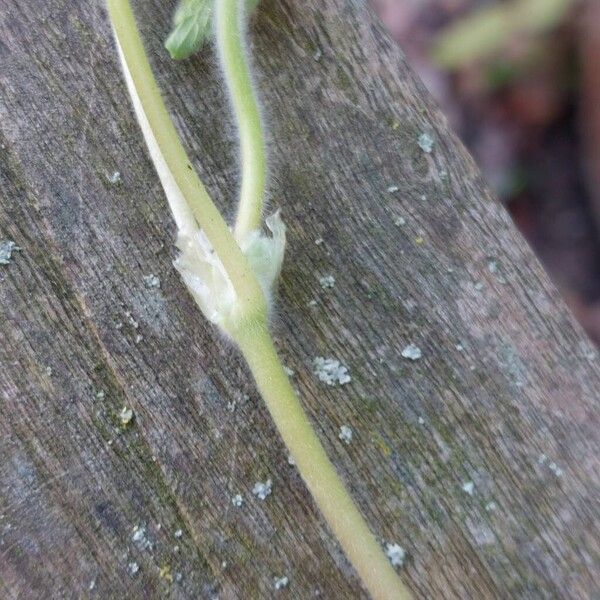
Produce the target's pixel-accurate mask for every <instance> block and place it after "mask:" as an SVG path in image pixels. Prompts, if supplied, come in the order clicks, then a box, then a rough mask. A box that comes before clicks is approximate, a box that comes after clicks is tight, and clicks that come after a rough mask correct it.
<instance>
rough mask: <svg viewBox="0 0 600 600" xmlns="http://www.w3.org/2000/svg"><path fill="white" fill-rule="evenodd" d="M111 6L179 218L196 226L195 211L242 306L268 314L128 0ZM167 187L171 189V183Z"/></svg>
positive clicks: (134, 95) (118, 38)
mask: <svg viewBox="0 0 600 600" xmlns="http://www.w3.org/2000/svg"><path fill="white" fill-rule="evenodd" d="M108 12H109V15H110V19H111V22H112V25H113V29H114V32H115V38H116V41H117V46H118V48H119V52H120V55H121V58H122V61H123V70H124V71H125V76H126V79H127V81H128V84H129V88H130V91H132V92H133V93H132V98H133V100H134V106H135V108H136V112H137V113H138V119H139V121H140V125H141V126H142V130H143V131H144V135H145V137H146V141H147V143H148V147H149V149H150V151H151V153H152V159H153V161H154V163H155V165H156V167H157V170H158V171H159V173H160V172H161V167H162V168H163V169H165V170H166V172H167V175H166V177H167V179H168V180H169V183H170V185H171V189H170V190H169V191H171V192H173V194H172V195H169V199H170V200H171V197H172V196H178V197H179V198H180V201H179V202H176V203H174V202H170V203H171V207H172V208H173V212H174V214H175V216H176V217H177V219H178V223H177V225H178V227H180V228H182V226H185V227H186V228H187V227H190V226H191V224H190V222H189V221H190V213H191V214H192V215H193V216H194V218H195V220H196V221H197V223H198V225H199V226H200V227H201V228H202V230H203V231H204V233H205V234H206V237H207V238H208V240H209V242H210V243H211V245H212V247H213V248H214V250H215V252H216V253H217V255H218V256H219V258H220V259H221V262H222V263H223V266H224V267H225V270H226V272H227V275H228V277H229V279H230V280H231V283H232V285H233V287H234V289H235V292H236V295H237V297H238V304H239V307H240V311H242V312H243V313H245V314H248V315H250V314H258V315H262V314H263V313H265V314H266V301H265V297H264V294H263V292H262V290H261V288H260V285H259V283H258V281H257V279H256V277H255V275H254V273H253V271H252V269H251V268H250V266H249V264H248V261H247V259H246V257H245V256H244V254H243V253H242V251H241V250H240V248H239V246H238V244H237V243H236V241H235V239H234V237H233V235H232V234H231V232H230V231H229V228H228V227H227V224H226V223H225V220H224V219H223V217H222V216H221V213H220V212H219V211H218V209H217V207H216V206H215V205H214V203H213V201H212V199H211V198H210V196H209V195H208V193H207V191H206V189H205V187H204V185H203V184H202V182H201V181H200V178H199V177H198V175H197V174H196V172H195V171H194V169H193V168H192V164H191V162H190V160H189V158H188V156H187V154H186V152H185V150H184V148H183V146H182V144H181V141H180V139H179V136H178V135H177V132H176V130H175V126H174V125H173V122H172V121H171V118H170V117H169V114H168V112H167V109H166V107H165V105H164V102H163V100H162V97H161V95H160V91H159V89H158V86H157V85H156V81H155V79H154V75H153V74H152V70H151V68H150V64H149V62H148V58H147V56H146V53H145V51H144V46H143V44H142V40H141V38H140V35H139V32H138V29H137V26H136V23H135V17H134V15H133V11H132V10H131V5H130V4H129V0H108ZM136 103H137V105H136ZM140 110H141V113H140V112H139V111H140ZM157 158H158V160H157ZM161 179H163V178H162V177H161ZM163 184H164V180H163ZM165 190H166V191H167V189H166V188H165ZM186 206H187V208H186Z"/></svg>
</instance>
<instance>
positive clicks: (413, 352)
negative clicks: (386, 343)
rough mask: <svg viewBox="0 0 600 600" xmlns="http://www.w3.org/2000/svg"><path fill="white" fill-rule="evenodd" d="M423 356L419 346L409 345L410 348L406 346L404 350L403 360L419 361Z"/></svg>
mask: <svg viewBox="0 0 600 600" xmlns="http://www.w3.org/2000/svg"><path fill="white" fill-rule="evenodd" d="M422 356H423V352H422V351H421V348H419V346H417V345H416V344H412V343H411V344H408V346H406V347H405V348H404V350H402V358H408V359H409V360H419V359H420V358H421V357H422Z"/></svg>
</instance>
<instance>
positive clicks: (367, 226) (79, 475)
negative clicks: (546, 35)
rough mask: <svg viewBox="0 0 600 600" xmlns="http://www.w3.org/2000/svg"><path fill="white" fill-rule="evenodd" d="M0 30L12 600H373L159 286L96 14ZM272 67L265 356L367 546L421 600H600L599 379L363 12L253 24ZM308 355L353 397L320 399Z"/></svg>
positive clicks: (199, 77)
mask: <svg viewBox="0 0 600 600" xmlns="http://www.w3.org/2000/svg"><path fill="white" fill-rule="evenodd" d="M2 8H3V10H2V16H1V17H0V136H1V138H2V139H1V140H0V143H1V145H2V154H1V160H0V198H1V202H2V211H1V213H0V238H3V239H11V240H14V241H15V242H16V243H17V244H18V246H20V247H21V248H22V250H21V251H20V252H14V254H13V258H12V260H11V262H10V263H9V264H8V265H5V266H1V267H0V269H1V270H0V306H1V307H2V308H1V310H2V319H1V320H0V336H1V340H2V343H1V344H0V360H1V363H2V370H1V371H0V432H1V435H0V557H1V559H0V595H2V596H4V597H8V598H17V597H18V598H59V597H65V598H74V597H77V598H83V597H94V598H118V597H127V598H164V597H171V598H212V597H217V596H218V597H219V598H232V599H233V598H268V597H271V596H272V595H274V594H275V593H276V592H275V590H274V584H273V578H274V577H282V576H287V577H288V578H289V585H288V587H287V588H286V589H284V590H280V591H279V592H278V593H279V594H280V595H281V597H289V598H310V597H313V596H316V595H318V594H319V595H320V597H322V598H332V599H334V598H335V599H337V598H359V597H364V596H365V592H364V591H363V590H362V588H361V586H360V583H359V582H358V580H357V578H356V576H355V574H354V572H353V571H352V569H351V568H350V567H349V565H348V563H347V562H346V560H345V558H344V557H343V555H342V554H341V552H340V550H339V548H338V546H337V544H336V542H335V540H334V539H333V538H332V536H331V535H330V532H329V531H328V529H327V526H326V525H325V524H324V523H323V521H322V519H321V518H320V516H319V514H318V512H317V510H316V508H315V506H314V504H313V502H312V501H311V498H310V496H309V495H308V494H307V492H306V490H305V488H304V486H303V484H302V481H301V480H300V478H299V476H298V474H297V473H296V472H295V470H294V467H293V466H290V465H289V464H288V462H287V454H286V451H285V449H284V447H283V445H282V443H281V442H280V440H279V438H278V436H277V432H276V430H275V429H274V427H273V425H272V423H271V421H270V419H269V417H268V414H267V411H266V409H265V407H264V406H263V403H262V401H261V400H260V398H259V396H258V395H257V392H256V390H255V388H254V385H253V384H252V382H251V380H250V377H249V374H248V372H247V370H246V368H245V367H244V366H243V363H242V362H241V360H240V357H239V356H238V354H237V352H235V351H234V350H233V349H232V348H231V347H230V346H229V345H228V344H227V342H226V341H225V340H223V339H222V338H221V337H219V335H218V334H217V333H216V332H215V330H214V329H213V328H212V327H210V326H209V324H208V323H207V322H206V321H205V320H204V318H203V317H202V315H201V314H200V312H199V311H198V309H197V308H196V306H195V305H194V303H193V301H192V299H191V298H190V296H189V295H188V293H187V292H186V291H185V289H184V287H183V285H182V283H181V282H180V280H179V278H178V276H177V274H176V272H175V271H174V269H173V267H172V265H171V263H172V260H173V258H174V256H175V249H174V245H173V241H174V226H173V223H172V219H171V216H170V214H169V212H168V208H167V205H166V201H165V199H164V197H163V194H162V191H161V188H160V185H159V182H158V179H157V176H156V175H155V173H154V171H153V168H152V165H151V163H150V161H149V159H148V156H147V154H146V151H145V148H144V145H143V141H142V137H141V134H140V132H139V129H138V126H137V124H136V122H135V119H134V116H133V113H132V110H131V107H130V102H129V99H128V97H127V94H126V90H125V85H124V83H123V80H122V77H121V73H120V71H119V66H118V60H117V57H116V53H115V51H114V48H113V43H112V39H111V33H110V28H109V26H108V23H107V20H106V14H105V10H104V7H103V5H102V3H101V2H81V1H79V2H66V1H65V0H27V1H26V2H25V3H23V2H17V0H3V2H2ZM136 8H137V13H138V15H139V19H140V23H141V26H142V29H143V34H144V38H145V40H146V41H147V47H148V49H149V50H150V52H151V56H152V61H153V64H154V67H155V70H156V74H157V78H158V80H159V82H160V84H161V87H162V89H163V90H164V94H165V97H166V99H167V101H168V105H169V107H170V108H171V109H172V112H173V114H174V115H175V119H176V122H177V125H178V127H179V129H180V131H181V133H182V135H183V137H184V140H185V143H186V145H187V146H188V148H189V150H190V153H191V156H192V157H193V160H194V166H195V167H196V168H198V169H199V171H200V173H201V175H202V178H203V180H204V181H205V182H206V183H207V185H208V187H209V189H210V191H211V193H212V194H213V195H214V197H215V198H216V199H217V201H218V204H219V206H220V207H222V208H223V210H224V211H225V212H226V213H227V214H228V215H232V214H233V212H234V201H235V194H236V188H237V174H238V169H237V166H236V152H237V148H236V142H235V132H234V130H233V127H232V125H231V118H230V115H229V112H228V106H227V101H226V99H225V97H224V92H223V85H222V82H220V81H219V80H218V78H217V77H216V76H215V69H214V57H213V55H212V53H211V51H210V50H208V49H207V50H206V51H204V52H203V53H202V55H201V56H200V57H198V58H194V59H192V60H189V61H186V62H183V63H173V62H172V61H170V59H169V58H168V56H167V54H166V52H165V51H164V50H163V48H162V40H164V38H165V35H166V33H167V31H168V28H169V20H170V14H171V11H172V8H173V5H172V3H170V2H169V3H164V2H162V1H161V0H147V1H145V2H138V3H137V5H136ZM252 40H253V42H252V47H253V51H254V55H255V57H256V58H255V60H254V62H255V64H256V70H257V83H258V86H259V88H260V91H261V96H262V98H263V101H264V115H265V117H266V119H267V121H268V122H269V123H270V164H271V181H270V195H271V198H272V207H273V208H275V207H281V208H282V209H283V215H284V218H285V220H286V222H287V224H288V228H289V229H288V233H289V245H288V254H287V259H286V262H285V265H284V269H283V274H282V283H281V289H280V299H279V303H278V311H277V315H276V316H275V317H274V319H273V320H274V329H275V331H276V338H277V345H278V347H279V349H280V351H281V353H282V355H283V357H284V359H285V362H286V364H287V365H288V366H289V367H290V368H292V369H293V370H294V371H295V375H294V381H295V384H296V386H297V388H298V390H299V391H300V394H301V397H302V400H303V403H304V406H305V407H306V410H307V411H308V413H309V415H310V417H311V419H312V421H313V423H314V425H315V427H316V429H317V432H318V435H319V436H320V438H321V439H322V440H323V443H324V444H325V446H326V448H327V451H328V453H329V455H330V456H331V457H332V460H333V461H334V463H335V464H336V466H337V468H338V469H339V472H340V473H341V475H342V476H343V478H344V480H345V481H346V483H347V485H348V486H349V488H350V490H351V493H352V495H353V497H354V498H355V499H356V501H357V502H358V504H359V505H360V508H361V510H362V512H363V513H364V515H365V516H366V518H367V520H368V522H369V523H370V525H371V527H372V529H373V530H374V532H375V533H376V535H377V536H378V537H379V538H380V539H381V541H382V543H398V544H400V545H402V546H403V547H404V548H405V549H406V550H407V559H406V561H405V565H404V567H403V568H402V576H403V578H404V579H405V581H406V582H407V584H408V585H409V586H410V588H411V589H412V590H413V591H414V593H415V595H416V596H417V597H422V598H578V599H580V598H588V597H589V598H591V597H594V596H597V595H598V594H599V593H600V589H599V587H598V579H599V578H598V567H597V565H598V562H597V561H598V550H599V542H598V540H600V535H599V533H600V532H599V531H598V510H597V498H598V481H599V474H598V456H599V455H600V452H599V443H598V441H599V429H598V415H597V410H596V409H595V408H596V407H595V404H597V399H598V390H600V369H599V364H598V357H597V354H596V353H595V351H594V350H593V348H592V346H591V345H590V343H589V342H588V341H587V339H586V338H585V336H584V334H583V333H582V331H581V329H580V328H579V326H578V325H576V324H575V322H574V320H573V318H572V317H571V316H570V314H569V313H568V312H567V310H566V308H565V306H564V303H563V302H562V301H561V300H560V298H559V297H558V295H557V293H556V291H555V289H554V287H553V286H552V285H551V284H550V283H549V281H548V277H547V275H546V274H545V273H544V271H543V270H542V268H541V267H540V265H539V263H538V261H537V260H536V259H535V258H534V256H533V254H532V252H531V250H530V249H529V248H528V247H527V245H526V244H525V242H524V241H523V239H522V238H521V237H520V236H519V235H518V233H517V232H516V231H515V228H514V227H513V225H512V224H511V222H510V219H509V217H508V216H507V214H506V212H505V211H504V209H503V208H502V207H501V206H500V205H499V204H498V203H497V202H496V201H495V200H494V199H493V198H492V197H491V196H490V193H489V191H488V189H487V188H486V185H485V184H484V183H483V182H482V180H481V177H480V174H479V172H478V170H477V168H476V167H475V166H474V164H473V161H472V159H471V158H470V157H469V155H468V154H467V152H466V151H465V149H464V148H463V146H462V145H461V144H460V143H459V142H458V141H457V139H456V138H455V136H454V135H453V133H452V132H451V131H449V130H448V126H447V124H446V122H445V120H444V118H443V117H442V115H441V114H440V112H439V111H438V109H437V108H436V107H435V106H434V105H433V103H432V101H431V99H430V97H429V96H428V95H427V93H426V92H425V91H424V89H423V86H422V85H421V84H420V83H419V82H418V81H416V79H415V77H414V75H413V74H412V73H411V71H410V69H409V68H408V66H407V65H406V62H405V61H404V59H403V57H402V54H401V52H400V50H399V49H398V48H397V47H396V46H395V44H394V43H393V42H392V41H391V40H390V39H389V37H388V36H387V34H385V33H384V32H383V30H382V28H381V26H380V24H379V23H377V22H376V20H375V18H374V16H373V13H372V11H371V9H370V8H369V7H368V6H367V5H366V4H365V3H363V2H358V1H355V2H345V1H342V0H328V1H327V2H320V1H317V0H306V1H304V2H294V1H292V0H277V1H275V0H264V1H263V2H262V3H261V6H260V9H259V11H258V13H257V15H256V17H255V19H254V21H253V26H252ZM423 133H426V134H428V135H430V136H431V137H432V138H433V140H434V144H433V148H432V151H431V152H430V153H427V152H425V151H424V150H423V149H422V148H421V147H420V145H419V143H418V139H419V136H421V135H422V134H423ZM117 171H118V172H119V173H120V182H119V181H117V182H116V183H111V180H110V179H111V176H112V174H113V173H115V172H117ZM394 186H395V187H394ZM395 188H397V190H396V191H388V190H394V189H395ZM402 223H404V224H402ZM320 240H322V242H321V241H320ZM148 275H156V276H158V277H159V278H160V287H151V286H150V287H149V284H148V281H147V280H145V279H144V277H145V276H148ZM326 275H333V276H334V277H335V285H334V287H333V288H331V289H323V287H322V286H321V285H320V283H319V278H320V277H322V276H326ZM410 343H414V344H416V345H417V346H418V347H419V348H420V349H421V350H422V357H421V358H420V359H419V360H415V361H411V360H408V359H406V358H403V357H402V356H401V353H402V350H403V349H404V348H405V347H406V346H407V345H408V344H410ZM317 356H323V357H333V358H336V359H338V360H340V361H341V362H342V363H343V364H345V365H346V366H347V367H348V369H349V372H350V375H351V378H352V380H351V382H350V383H348V384H346V385H344V386H339V387H328V386H326V385H325V384H323V383H321V382H320V381H319V380H318V378H317V377H316V376H315V375H314V374H313V372H312V361H313V359H314V358H315V357H317ZM123 406H127V407H131V409H132V410H133V415H134V416H133V419H132V421H131V422H130V423H129V424H128V425H127V426H123V425H122V423H121V421H120V417H119V412H120V410H121V409H122V407H123ZM342 425H348V426H350V427H351V428H352V430H353V432H354V435H353V439H352V441H351V443H349V444H345V443H343V442H342V441H341V440H340V439H339V438H338V434H339V428H340V426H342ZM267 478H271V479H272V480H273V492H272V494H271V495H270V496H268V498H267V499H265V500H264V501H261V500H259V499H257V498H256V497H255V496H254V495H253V494H252V493H251V490H252V488H253V486H254V484H255V483H256V482H258V481H265V480H266V479H267ZM238 493H240V494H242V495H243V498H244V503H243V505H242V506H241V507H235V506H234V505H233V504H232V502H231V498H232V497H233V496H235V495H236V494H238ZM136 527H137V529H135V528H136ZM135 565H137V567H138V568H139V570H138V571H137V572H136V573H134V571H135Z"/></svg>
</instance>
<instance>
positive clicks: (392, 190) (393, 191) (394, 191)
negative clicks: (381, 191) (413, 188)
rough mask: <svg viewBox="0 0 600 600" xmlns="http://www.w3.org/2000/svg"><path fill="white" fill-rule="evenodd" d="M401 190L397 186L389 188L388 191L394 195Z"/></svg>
mask: <svg viewBox="0 0 600 600" xmlns="http://www.w3.org/2000/svg"><path fill="white" fill-rule="evenodd" d="M399 189H400V188H399V187H398V186H397V185H390V186H389V187H388V189H387V191H388V192H389V193H390V194H394V193H396V192H397V191H398V190H399Z"/></svg>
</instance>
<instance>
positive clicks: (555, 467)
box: [548, 462, 563, 477]
mask: <svg viewBox="0 0 600 600" xmlns="http://www.w3.org/2000/svg"><path fill="white" fill-rule="evenodd" d="M548 468H549V469H550V470H551V471H552V472H553V473H554V474H555V475H556V476H557V477H562V474H563V470H562V469H561V468H560V467H559V466H558V465H557V464H556V463H555V462H551V463H550V464H549V465H548Z"/></svg>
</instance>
